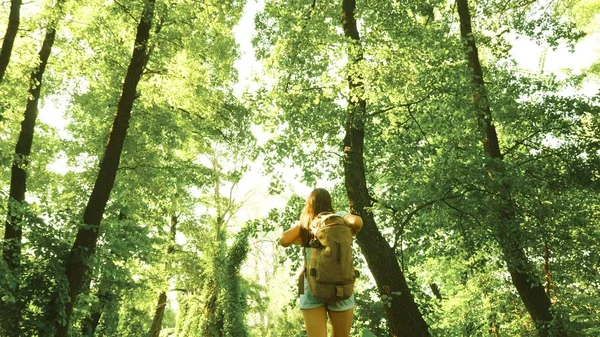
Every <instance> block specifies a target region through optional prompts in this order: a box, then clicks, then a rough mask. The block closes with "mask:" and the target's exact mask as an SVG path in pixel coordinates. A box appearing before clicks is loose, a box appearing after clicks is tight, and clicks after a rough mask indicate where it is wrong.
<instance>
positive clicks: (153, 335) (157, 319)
mask: <svg viewBox="0 0 600 337" xmlns="http://www.w3.org/2000/svg"><path fill="white" fill-rule="evenodd" d="M166 306H167V293H165V292H164V291H163V292H161V293H160V295H159V296H158V303H156V310H155V311H154V319H153V320H152V326H151V327H150V334H149V335H150V337H159V336H160V330H161V327H162V320H163V317H164V315H165V307H166Z"/></svg>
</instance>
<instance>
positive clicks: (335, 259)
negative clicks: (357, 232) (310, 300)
mask: <svg viewBox="0 0 600 337" xmlns="http://www.w3.org/2000/svg"><path fill="white" fill-rule="evenodd" d="M311 230H312V231H313V233H314V234H315V235H314V238H313V239H312V240H311V241H310V243H309V247H312V248H309V249H311V256H310V261H306V255H305V263H306V265H305V269H304V273H305V276H306V279H307V281H308V288H309V289H310V291H311V293H312V294H313V295H314V296H315V297H316V298H317V299H319V300H321V301H323V302H326V303H331V302H338V301H342V300H345V299H348V298H349V297H350V296H351V295H352V293H353V292H354V280H355V278H356V274H355V271H354V265H353V264H352V229H351V228H350V226H348V225H347V224H346V223H345V222H344V219H343V218H342V217H341V216H339V215H336V214H333V213H328V212H327V213H320V214H319V215H317V217H316V218H315V219H314V220H313V222H312V223H311Z"/></svg>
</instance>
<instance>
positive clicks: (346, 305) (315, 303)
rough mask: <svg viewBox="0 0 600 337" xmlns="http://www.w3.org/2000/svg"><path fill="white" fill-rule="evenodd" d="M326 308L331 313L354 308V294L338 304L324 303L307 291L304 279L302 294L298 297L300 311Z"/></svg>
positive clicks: (306, 283) (306, 282)
mask: <svg viewBox="0 0 600 337" xmlns="http://www.w3.org/2000/svg"><path fill="white" fill-rule="evenodd" d="M324 305H325V306H327V309H328V310H331V311H346V310H350V309H352V308H354V294H352V296H350V298H348V299H345V300H343V301H339V302H333V303H325V302H323V301H321V300H319V299H317V298H316V297H314V296H313V294H312V293H311V292H310V289H308V281H307V280H306V277H305V278H304V294H302V295H300V310H306V309H314V308H318V307H322V306H324Z"/></svg>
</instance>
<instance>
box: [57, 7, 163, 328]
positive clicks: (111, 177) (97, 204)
mask: <svg viewBox="0 0 600 337" xmlns="http://www.w3.org/2000/svg"><path fill="white" fill-rule="evenodd" d="M154 4H155V2H154V1H153V0H149V1H147V2H145V3H144V10H143V12H142V14H141V18H140V21H139V24H138V27H137V34H136V38H135V43H134V49H133V53H132V56H131V62H130V64H129V68H128V70H127V74H126V76H125V80H124V82H123V88H122V92H121V97H120V99H119V104H118V107H117V113H116V115H115V120H114V124H113V128H112V130H111V133H110V135H109V141H108V144H107V145H106V150H105V152H104V156H103V158H102V161H101V163H100V169H99V172H98V176H97V178H96V183H95V184H94V189H93V191H92V194H91V195H90V198H89V201H88V204H87V205H86V208H85V212H84V215H83V225H82V226H81V227H80V228H79V230H78V232H77V237H76V239H75V242H74V243H73V247H72V248H71V252H70V253H69V257H68V258H67V261H66V266H65V276H66V278H67V280H68V284H69V287H68V289H69V291H68V297H67V300H66V302H65V307H64V315H65V317H64V320H63V319H62V318H61V316H62V315H60V314H59V312H55V313H52V314H51V316H50V317H51V320H52V321H54V322H55V323H56V335H57V336H67V333H68V330H69V325H70V318H71V313H72V312H73V306H74V305H75V301H76V299H77V296H78V295H79V292H80V290H81V286H82V283H83V277H84V275H85V273H86V270H87V259H88V258H89V257H90V256H92V255H93V254H94V251H95V249H96V245H97V239H98V233H99V231H98V227H99V226H100V221H101V220H102V216H103V214H104V209H105V207H106V203H107V202H108V198H109V196H110V192H111V190H112V187H113V184H114V181H115V177H116V174H117V168H118V166H119V159H120V157H121V151H122V149H123V144H124V142H125V137H126V134H127V127H128V125H129V119H130V118H131V110H132V107H133V102H134V101H135V99H136V98H137V85H138V82H139V81H140V78H141V76H142V73H143V70H144V67H145V66H146V63H147V62H148V39H149V37H150V29H151V27H152V20H153V17H154ZM56 300H57V303H56V304H58V303H59V302H58V299H56ZM59 308H60V307H59ZM51 310H52V309H51ZM54 310H56V309H54ZM58 310H60V309H58Z"/></svg>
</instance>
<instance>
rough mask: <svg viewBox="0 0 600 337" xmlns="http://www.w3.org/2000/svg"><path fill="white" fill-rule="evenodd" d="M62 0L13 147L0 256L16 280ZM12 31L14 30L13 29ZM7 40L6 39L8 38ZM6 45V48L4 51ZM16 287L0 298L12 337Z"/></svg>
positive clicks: (5, 55)
mask: <svg viewBox="0 0 600 337" xmlns="http://www.w3.org/2000/svg"><path fill="white" fill-rule="evenodd" d="M63 2H64V1H61V0H59V1H57V2H56V5H55V11H56V12H57V13H58V14H57V16H56V18H55V19H54V20H51V21H50V23H49V25H48V27H47V28H46V34H45V36H44V41H43V42H42V47H41V49H40V51H39V53H38V58H39V65H38V67H37V68H36V69H35V70H34V71H32V73H31V76H30V86H29V90H28V99H27V106H26V108H25V112H24V118H23V122H22V123H21V132H20V133H19V139H18V141H17V144H16V146H15V155H14V159H13V163H12V167H11V182H10V193H9V200H8V207H7V209H8V214H7V218H6V222H5V230H4V241H3V242H2V258H3V259H4V261H5V262H6V265H7V266H8V271H9V272H10V273H11V274H13V275H14V276H15V277H16V278H17V279H19V278H20V273H21V271H20V267H21V245H22V242H21V241H22V236H23V229H22V226H23V224H24V223H25V221H24V220H25V219H24V213H25V211H24V208H25V207H26V205H25V203H24V202H25V192H26V190H27V185H26V184H27V171H26V170H27V167H28V165H29V161H30V153H31V145H32V143H33V135H34V129H35V123H36V119H37V115H38V104H39V100H40V94H41V89H42V79H43V76H44V72H45V70H46V65H47V64H48V59H49V57H50V53H51V51H52V45H53V44H54V40H55V36H56V28H57V27H56V26H57V24H58V18H60V16H61V12H62V6H63ZM19 6H20V1H16V2H13V3H12V4H11V15H10V19H9V20H11V22H10V24H9V29H8V30H7V36H6V37H5V40H4V42H3V47H2V56H1V57H2V59H0V67H3V68H0V82H1V78H2V76H3V75H4V71H5V70H6V66H7V65H8V59H9V57H10V52H11V50H12V43H13V42H14V37H15V35H16V31H17V29H18V22H19ZM12 30H14V31H12ZM7 39H8V41H7ZM5 48H6V51H5ZM18 293H19V290H18V287H17V288H16V289H15V294H16V296H15V297H16V299H15V302H14V303H10V302H11V301H5V300H2V302H1V303H0V304H1V305H2V307H3V308H4V310H6V312H10V314H9V315H7V316H5V317H4V319H3V320H2V325H3V326H2V329H3V330H4V331H6V333H8V334H10V335H11V336H18V335H20V327H19V325H20V324H21V310H22V306H23V303H21V301H20V300H19V294H18Z"/></svg>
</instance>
